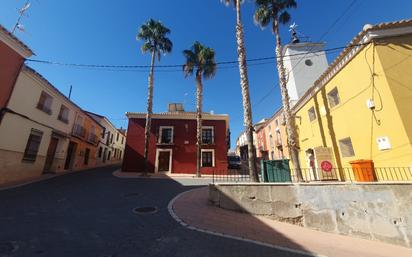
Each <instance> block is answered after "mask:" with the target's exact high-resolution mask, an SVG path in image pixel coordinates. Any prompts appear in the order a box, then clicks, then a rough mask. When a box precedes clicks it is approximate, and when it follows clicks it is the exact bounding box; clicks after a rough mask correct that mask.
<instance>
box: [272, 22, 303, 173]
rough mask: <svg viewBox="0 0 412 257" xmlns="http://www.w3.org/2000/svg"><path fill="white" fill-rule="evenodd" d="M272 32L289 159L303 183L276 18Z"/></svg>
mask: <svg viewBox="0 0 412 257" xmlns="http://www.w3.org/2000/svg"><path fill="white" fill-rule="evenodd" d="M273 32H274V33H275V36H276V56H277V58H276V59H277V68H278V74H279V80H280V91H281V94H282V104H283V115H284V117H285V120H286V134H287V137H288V147H289V154H290V158H291V159H292V162H293V167H294V169H295V171H296V175H297V178H298V181H303V178H302V173H301V169H300V163H299V156H298V148H297V142H296V129H295V117H294V115H293V114H292V111H291V109H290V98H289V94H288V89H287V85H286V84H287V83H286V74H285V66H284V65H283V55H282V49H281V41H280V35H279V20H278V17H274V19H273Z"/></svg>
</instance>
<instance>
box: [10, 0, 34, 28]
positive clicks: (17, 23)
mask: <svg viewBox="0 0 412 257" xmlns="http://www.w3.org/2000/svg"><path fill="white" fill-rule="evenodd" d="M30 5H31V3H30V1H29V0H27V1H26V3H25V4H24V6H23V7H22V8H20V9H19V18H18V19H17V22H16V24H15V25H14V27H13V30H12V31H11V33H12V34H14V32H15V31H16V29H18V30H20V31H22V32H24V26H23V24H21V23H20V20H21V18H22V17H23V16H24V14H25V12H26V11H27V10H28V9H29V8H30Z"/></svg>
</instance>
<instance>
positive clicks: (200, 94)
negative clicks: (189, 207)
mask: <svg viewBox="0 0 412 257" xmlns="http://www.w3.org/2000/svg"><path fill="white" fill-rule="evenodd" d="M196 82H197V85H196V120H197V130H196V140H197V143H196V147H197V149H196V152H197V155H196V176H197V177H200V176H201V173H200V168H201V163H200V160H201V155H202V99H203V84H202V73H201V72H200V71H197V72H196Z"/></svg>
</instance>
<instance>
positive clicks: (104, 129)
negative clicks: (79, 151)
mask: <svg viewBox="0 0 412 257" xmlns="http://www.w3.org/2000/svg"><path fill="white" fill-rule="evenodd" d="M105 134H106V128H103V131H102V139H104V136H105Z"/></svg>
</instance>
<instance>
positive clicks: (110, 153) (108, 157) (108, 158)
mask: <svg viewBox="0 0 412 257" xmlns="http://www.w3.org/2000/svg"><path fill="white" fill-rule="evenodd" d="M111 157H112V152H111V151H109V153H108V154H107V160H108V161H110V158H111Z"/></svg>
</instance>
